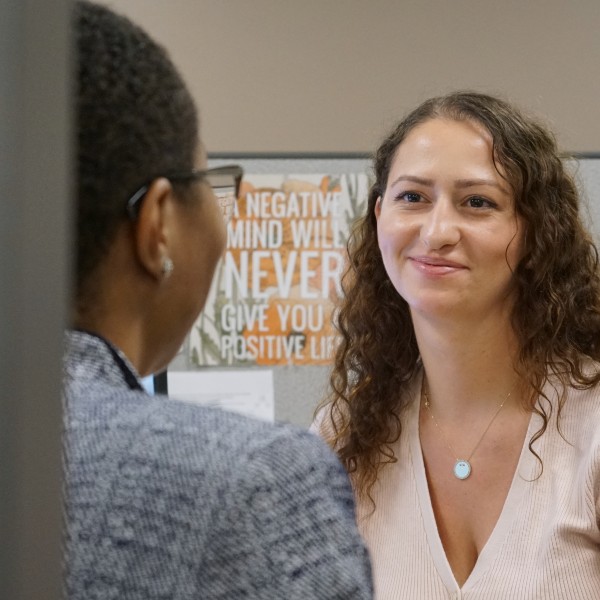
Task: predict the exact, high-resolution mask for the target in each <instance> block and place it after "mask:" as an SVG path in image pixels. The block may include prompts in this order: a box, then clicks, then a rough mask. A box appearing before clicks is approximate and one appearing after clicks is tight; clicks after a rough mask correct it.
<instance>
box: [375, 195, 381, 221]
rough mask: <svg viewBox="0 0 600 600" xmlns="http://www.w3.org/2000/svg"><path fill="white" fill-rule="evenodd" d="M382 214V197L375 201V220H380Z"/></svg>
mask: <svg viewBox="0 0 600 600" xmlns="http://www.w3.org/2000/svg"><path fill="white" fill-rule="evenodd" d="M380 214H381V196H379V198H377V200H376V201H375V219H377V220H379V215H380Z"/></svg>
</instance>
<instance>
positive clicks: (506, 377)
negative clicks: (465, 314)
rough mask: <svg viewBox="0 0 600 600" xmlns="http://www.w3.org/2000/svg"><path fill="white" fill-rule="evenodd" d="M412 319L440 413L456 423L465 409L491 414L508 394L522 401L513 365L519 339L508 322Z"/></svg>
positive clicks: (427, 380) (426, 376)
mask: <svg viewBox="0 0 600 600" xmlns="http://www.w3.org/2000/svg"><path fill="white" fill-rule="evenodd" d="M413 323H414V326H415V334H416V337H417V343H418V345H419V351H420V353H421V359H422V361H423V369H424V384H425V385H426V387H427V393H428V397H429V400H430V402H431V404H432V406H435V412H436V416H439V418H440V419H443V420H444V421H450V422H452V421H458V420H460V419H463V418H464V415H465V411H468V412H469V413H470V414H471V415H472V416H473V417H476V416H477V413H481V414H482V415H485V414H489V412H490V411H491V410H493V408H494V407H497V406H499V405H500V404H501V403H502V402H504V401H506V400H507V397H508V401H507V404H511V405H515V406H516V405H519V404H520V403H519V397H520V395H521V394H520V391H521V390H520V389H517V388H518V385H519V381H520V379H519V376H518V375H517V373H516V372H515V369H514V360H515V356H516V353H517V348H518V344H517V340H516V338H515V336H514V334H513V331H512V328H511V327H510V325H509V324H508V323H501V322H499V321H498V320H492V319H489V320H488V321H485V320H484V321H481V322H478V323H477V325H476V326H475V327H473V326H471V327H469V326H466V325H463V324H457V323H456V322H453V323H450V324H440V323H439V322H436V323H431V322H430V321H427V320H425V319H422V318H419V317H417V318H414V320H413ZM509 395H510V396H509Z"/></svg>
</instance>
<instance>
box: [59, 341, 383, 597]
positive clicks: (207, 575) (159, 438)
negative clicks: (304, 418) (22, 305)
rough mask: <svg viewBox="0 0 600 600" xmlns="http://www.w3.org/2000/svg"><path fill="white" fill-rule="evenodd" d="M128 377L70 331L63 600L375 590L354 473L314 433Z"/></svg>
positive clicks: (119, 364) (112, 356)
mask: <svg viewBox="0 0 600 600" xmlns="http://www.w3.org/2000/svg"><path fill="white" fill-rule="evenodd" d="M128 371H129V373H128ZM126 376H128V377H126ZM132 377H133V383H132ZM135 378H136V375H135V372H134V371H133V368H132V367H131V365H130V364H129V363H128V362H127V359H126V358H125V357H124V356H122V355H121V354H120V353H119V352H118V351H115V349H113V348H110V347H109V346H108V345H107V344H106V343H105V342H103V341H102V340H101V339H99V338H96V337H95V336H92V335H89V334H86V333H82V332H70V333H68V334H67V350H66V355H65V410H66V416H65V469H66V559H67V565H66V570H67V573H66V577H67V592H68V598H69V599H70V600H96V599H98V600H100V599H102V600H109V599H113V598H114V599H117V598H118V599H119V600H142V599H144V600H154V599H165V600H166V599H169V600H183V599H186V600H187V599H192V598H193V599H200V598H206V599H212V598H232V599H238V598H260V599H272V600H275V599H277V600H292V599H312V598H319V599H321V598H323V599H325V598H327V599H331V598H338V599H340V600H342V599H343V600H347V599H354V598H371V597H372V584H371V576H370V566H369V559H368V556H367V551H366V549H365V547H364V545H363V543H362V541H361V539H360V537H359V535H358V533H357V531H356V528H355V525H354V507H353V500H352V493H351V490H350V487H349V484H348V479H347V477H346V475H345V473H344V471H343V469H342V467H341V466H340V464H339V462H338V461H337V460H336V458H335V457H334V456H333V455H332V454H331V453H330V452H329V450H328V449H327V448H326V447H325V446H324V445H323V444H322V443H321V442H320V440H318V439H317V438H316V437H315V436H313V435H312V434H310V433H308V432H304V431H301V430H298V429H295V428H292V427H290V426H284V425H277V426H273V425H270V424H266V423H261V422H257V421H252V420H249V419H245V418H243V417H240V416H237V415H234V414H230V413H227V412H224V411H219V410H214V409H205V408H202V407H199V406H195V405H192V404H186V403H183V402H178V401H174V400H168V399H166V398H161V397H153V396H149V395H147V394H146V393H145V392H143V391H141V390H136V389H131V388H135V387H137V386H136V379H135Z"/></svg>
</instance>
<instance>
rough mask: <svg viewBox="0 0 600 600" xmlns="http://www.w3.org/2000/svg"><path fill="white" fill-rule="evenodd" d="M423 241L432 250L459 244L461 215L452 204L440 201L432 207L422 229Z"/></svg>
mask: <svg viewBox="0 0 600 600" xmlns="http://www.w3.org/2000/svg"><path fill="white" fill-rule="evenodd" d="M421 239H422V241H423V242H424V244H425V245H426V246H427V247H428V248H429V249H430V250H439V249H441V248H443V247H444V246H448V245H450V246H452V245H455V244H456V243H458V241H459V240H460V223H459V215H458V214H457V211H456V207H455V206H454V205H453V204H452V203H451V202H449V201H446V200H442V199H440V200H438V201H436V202H435V203H434V204H433V205H432V207H431V210H429V211H428V212H427V214H426V215H425V221H424V222H423V225H422V227H421Z"/></svg>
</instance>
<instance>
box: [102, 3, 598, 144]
mask: <svg viewBox="0 0 600 600" xmlns="http://www.w3.org/2000/svg"><path fill="white" fill-rule="evenodd" d="M110 5H111V6H113V8H115V9H117V10H120V11H121V12H124V13H126V14H128V15H129V16H131V17H132V18H133V19H134V20H136V21H137V22H138V23H140V24H141V25H143V26H144V27H145V28H146V29H147V30H148V31H150V32H151V33H152V34H153V35H154V37H155V38H157V39H158V40H160V41H161V42H162V43H164V44H165V45H166V46H167V47H168V49H169V50H170V52H171V55H172V56H173V58H174V60H175V62H176V63H177V64H178V66H179V67H180V69H181V70H182V72H183V74H184V76H185V78H186V79H187V81H188V82H189V84H190V87H191V89H192V90H193V93H194V94H195V96H196V98H197V101H198V104H199V105H200V107H201V110H202V118H203V121H204V126H203V139H204V141H205V143H206V145H207V147H208V150H209V151H211V152H233V153H238V152H369V151H371V150H372V149H373V148H374V146H375V145H376V144H377V143H378V142H379V139H380V138H381V136H382V135H383V134H384V133H385V132H386V131H387V130H388V129H389V128H390V127H391V125H392V124H393V123H394V122H395V121H396V120H397V119H398V118H399V117H400V116H401V115H402V114H403V112H405V111H406V110H408V109H409V108H411V107H412V106H413V105H415V103H417V102H419V101H421V100H423V99H425V98H427V97H429V96H431V95H434V94H437V93H440V92H445V91H449V90H452V89H457V88H472V89H477V90H481V91H486V92H491V93H499V94H502V95H503V96H505V97H507V98H508V99H510V100H512V101H514V102H516V103H518V104H519V105H521V106H522V107H524V108H526V109H529V110H531V111H533V112H535V113H537V114H540V115H542V116H543V117H545V118H546V119H547V121H549V123H550V124H551V126H552V127H553V128H554V129H555V131H556V132H557V134H558V137H559V141H560V143H561V145H562V147H563V148H564V149H566V150H570V151H579V152H598V151H600V72H599V71H600V33H599V32H600V0H501V1H499V0H495V1H492V0H113V1H112V2H110Z"/></svg>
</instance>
